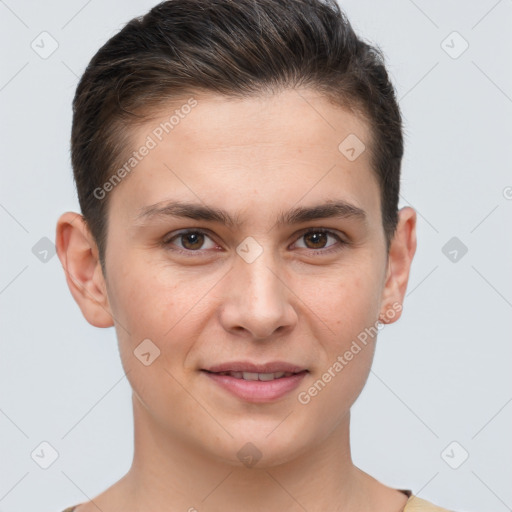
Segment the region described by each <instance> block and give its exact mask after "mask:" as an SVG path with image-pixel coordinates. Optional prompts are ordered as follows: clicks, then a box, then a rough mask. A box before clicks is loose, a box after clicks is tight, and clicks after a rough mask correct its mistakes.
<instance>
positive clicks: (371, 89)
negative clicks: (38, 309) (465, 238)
mask: <svg viewBox="0 0 512 512" xmlns="http://www.w3.org/2000/svg"><path fill="white" fill-rule="evenodd" d="M73 112H74V116H73V128H72V140H71V143H72V147H71V152H72V164H73V171H74V176H75V181H76V185H77V191H78V197H79V202H80V207H81V210H82V216H77V215H75V216H73V215H72V214H65V215H64V216H62V217H61V219H60V221H59V225H58V230H57V246H58V252H59V257H60V258H61V261H62V262H63V265H64V267H65V269H66V271H67V279H68V283H69V286H70V288H71V291H72V293H73V295H74V297H75V299H76V300H77V302H78V304H79V306H80V307H81V310H82V312H83V314H84V316H85V317H86V319H87V320H88V321H89V322H90V323H91V324H93V325H96V326H98V327H108V326H112V325H114V326H115V327H116V331H117V336H118V341H119V346H120V354H121V358H122V362H123V365H124V367H125V370H126V371H127V375H128V379H129V380H130V383H131V385H132V387H133V389H134V396H135V397H136V399H135V400H136V403H138V404H139V406H140V405H143V407H139V409H138V411H139V412H138V413H139V414H140V415H143V414H146V415H147V417H148V418H149V417H151V418H152V419H153V421H155V423H156V424H158V425H159V427H160V428H162V431H166V432H168V433H169V434H170V435H173V436H175V437H176V438H179V439H181V440H184V441H187V442H188V443H190V444H191V446H192V445H193V446H196V447H197V446H200V447H201V448H202V449H203V451H204V453H208V454H210V455H212V456H214V457H218V458H222V459H223V460H228V461H231V462H233V463H238V462H239V461H237V457H236V453H237V451H238V449H240V448H241V447H242V446H243V445H244V443H246V442H251V443H252V444H253V445H254V446H257V447H259V449H260V450H261V452H262V454H263V459H262V463H265V461H267V463H268V464H275V463H277V462H279V461H284V460H289V459H290V458H292V457H293V456H294V454H295V455H296V454H297V453H300V452H305V451H307V450H308V449H309V448H311V447H312V446H313V445H316V444H318V443H321V442H322V441H324V440H325V439H327V438H328V437H329V435H330V434H331V433H332V432H334V431H336V429H338V428H341V426H343V425H346V424H347V422H348V416H349V410H350V407H351V405H352V404H353V402H354V401H355V399H356V398H357V396H358V395H359V393H360V391H361V390H362V388H363V386H364V383H365V381H366V378H367V376H368V373H369V370H370V366H371V361H372V357H373V351H374V346H375V341H376V338H377V336H376V334H377V331H378V329H379V328H380V326H381V325H383V324H387V323H392V322H393V321H395V320H397V319H398V318H399V316H400V313H401V309H402V306H401V305H402V300H403V297H404V294H405V289H406V285H407V280H408V273H409V267H410V263H411V260H412V257H413V254H414V250H415V243H416V242H415V234H414V233H415V216H414V212H413V211H412V210H411V209H403V210H402V211H400V212H399V211H398V196H399V182H400V166H401V159H402V155H403V138H402V125H401V116H400V111H399V107H398V105H397V102H396V98H395V93H394V89H393V86H392V84H391V83H390V80H389V78H388V75H387V72H386V69H385V66H384V62H383V57H382V55H381V53H380V52H379V50H377V49H376V48H375V47H372V46H370V45H369V44H367V43H365V42H363V41H362V40H361V39H359V38H358V37H357V36H356V34H355V33H354V31H353V29H352V28H351V26H350V24H349V22H348V20H347V19H346V18H345V16H344V15H343V13H342V12H341V11H340V9H339V7H338V5H337V3H335V2H334V1H332V2H330V1H320V0H261V1H258V2H254V1H252V0H237V1H230V0H171V1H168V2H163V3H161V4H159V5H157V6H156V7H155V8H153V9H152V10H151V11H150V12H149V13H148V14H146V15H145V16H143V17H141V18H138V19H134V20H132V21H130V22H129V23H128V24H127V25H126V26H125V27H124V28H123V29H122V30H121V31H120V32H119V33H118V34H116V35H115V36H114V37H112V38H111V39H110V40H109V41H108V42H107V43H106V44H105V45H104V46H103V47H102V48H101V49H100V50H99V51H98V52H97V54H96V55H95V56H94V57H93V59H92V60H91V62H90V64H89V65H88V67H87V69H86V71H85V73H84V75H83V76H82V78H81V80H80V83H79V85H78V87H77V91H76V95H75V99H74V102H73ZM379 321H380V323H378V322H379ZM364 333H366V335H365V334H364ZM144 340H146V341H144ZM148 340H149V341H148ZM141 343H143V344H142V345H141ZM148 353H149V354H150V355H149V356H148V355H145V356H144V357H141V354H148ZM349 353H350V354H352V355H350V354H349ZM344 356H346V357H344ZM340 357H341V359H340ZM144 359H145V361H143V360H144ZM236 362H243V363H244V364H245V363H248V362H250V363H253V364H254V365H256V366H255V367H254V368H253V370H254V371H257V370H258V368H259V370H263V371H260V373H274V372H279V371H280V367H279V364H281V363H283V362H284V363H287V364H288V365H292V366H294V367H296V368H295V370H293V373H296V374H297V377H296V380H297V383H296V386H295V387H294V388H293V390H292V391H290V392H287V393H285V394H284V395H282V396H276V397H274V398H273V399H271V400H269V399H261V397H259V398H258V399H257V398H256V397H255V396H252V397H251V396H248V395H247V393H249V395H250V393H251V392H250V391H246V395H247V396H244V397H243V398H241V397H240V396H235V395H234V394H233V393H232V392H230V391H226V389H225V387H223V384H222V383H221V382H220V380H219V378H220V379H222V376H220V375H219V373H218V372H219V371H220V370H222V369H223V367H222V365H223V364H228V366H229V364H235V363H236ZM269 362H274V363H276V364H277V366H275V367H274V366H269V367H267V366H265V365H266V364H267V363H269ZM146 363H148V364H146ZM219 365H221V366H220V367H219ZM260 365H261V366H260ZM232 370H233V371H238V370H239V369H238V370H237V369H232ZM253 373H254V372H253ZM212 374H213V376H212ZM274 377H275V375H274ZM264 378H267V377H264ZM293 378H295V377H293ZM212 379H213V380H212ZM216 379H217V380H216ZM290 385H291V384H290ZM315 389H316V391H315ZM242 394H243V393H242ZM267 398H268V397H267ZM134 403H135V402H134ZM199 404H201V405H199ZM206 409H208V411H209V414H206V413H205V410H206ZM292 409H293V410H294V414H293V415H292V417H291V418H292V419H290V420H288V421H287V422H285V423H284V424H283V425H282V426H280V427H279V429H278V430H277V431H276V432H274V433H273V435H272V436H270V432H271V431H273V429H275V426H276V425H277V424H278V423H279V422H280V421H281V420H282V419H283V417H284V415H285V413H286V412H288V411H289V410H292ZM143 410H144V413H143V412H142V411H143ZM333 410H334V411H335V412H333ZM176 411H178V413H179V414H176ZM212 417H214V418H215V421H213V420H212ZM219 425H222V428H221V427H220V426H219Z"/></svg>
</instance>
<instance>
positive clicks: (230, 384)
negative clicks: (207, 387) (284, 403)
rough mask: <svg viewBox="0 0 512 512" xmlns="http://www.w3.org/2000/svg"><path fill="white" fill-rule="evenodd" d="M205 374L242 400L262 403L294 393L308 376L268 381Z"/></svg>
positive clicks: (301, 373) (297, 374) (291, 376)
mask: <svg viewBox="0 0 512 512" xmlns="http://www.w3.org/2000/svg"><path fill="white" fill-rule="evenodd" d="M203 373H204V374H206V375H207V376H208V377H209V378H210V379H212V380H213V381H214V382H215V383H216V384H218V385H219V386H221V387H222V388H224V389H225V390H227V391H229V392H230V393H232V394H233V395H236V396H237V397H239V398H241V399H242V400H246V401H247V402H255V403H261V402H271V401H273V400H277V399H278V398H281V397H283V396H285V395H286V394H287V393H290V392H291V391H293V390H294V389H295V388H296V387H297V386H298V385H299V384H300V383H301V381H302V379H303V378H304V377H305V376H306V373H307V371H303V372H300V373H295V374H293V375H290V376H289V377H281V378H280V379H274V380H268V381H262V380H244V379H236V378H235V377H231V376H229V375H219V374H218V373H210V372H206V371H204V372H203Z"/></svg>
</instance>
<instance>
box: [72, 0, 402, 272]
mask: <svg viewBox="0 0 512 512" xmlns="http://www.w3.org/2000/svg"><path fill="white" fill-rule="evenodd" d="M299 86H301V87H309V88H312V89H314V90H317V91H318V92H320V93H322V94H323V95H325V97H326V98H328V99H329V100H330V101H332V102H333V103H334V104H337V105H339V106H341V107H344V108H346V109H349V110H351V111H353V112H356V113H358V114H359V115H360V116H361V117H362V118H363V119H365V120H366V121H367V122H368V125H369V127H370V130H371V134H372V141H371V144H370V150H371V158H372V160H371V161H372V167H373V170H374V172H375V173H376V175H377V178H378V182H379V185H380V192H381V194H380V197H381V208H382V218H383V227H384V231H385V234H386V240H387V243H388V247H389V242H390V240H391V238H392V236H393V234H394V231H395V229H396V224H397V220H398V196H399V188H400V167H401V160H402V155H403V136H402V119H401V114H400V109H399V106H398V103H397V100H396V96H395V91H394V88H393V85H392V84H391V82H390V80H389V77H388V74H387V72H386V68H385V65H384V57H383V55H382V52H381V51H380V49H378V48H376V47H374V46H372V45H370V44H368V43H366V42H364V41H362V40H361V39H360V38H358V37H357V35H356V34H355V32H354V30H353V29H352V27H351V25H350V23H349V21H348V20H347V18H346V16H345V15H344V13H343V12H342V11H341V9H340V7H339V5H338V4H337V3H336V1H335V0H168V1H165V2H162V3H160V4H158V5H156V6H155V7H154V8H153V9H151V10H150V11H149V12H148V13H147V14H146V15H145V16H142V17H139V18H134V19H133V20H131V21H130V22H128V23H127V24H126V25H125V26H124V28H123V29H122V30H121V31H120V32H118V33H117V34H116V35H114V36H113V37H112V38H111V39H109V40H108V41H107V42H106V43H105V44H104V45H103V46H102V47H101V48H100V50H99V51H98V52H97V53H96V55H94V57H93V58H92V60H91V61H90V63H89V65H88V66H87V69H86V70H85V72H84V74H83V76H82V77H81V79H80V82H79V84H78V86H77V89H76V94H75V97H74V100H73V126H72V135H71V160H72V165H73V172H74V178H75V183H76V187H77V193H78V199H79V202H80V207H81V210H82V214H83V216H84V218H85V220H86V222H87V224H88V226H89V229H90V231H91V233H92V235H93V237H94V239H95V241H96V243H97V245H98V249H99V254H100V260H101V261H102V264H103V262H104V255H105V249H106V232H107V216H108V210H107V206H108V197H105V199H98V198H97V197H96V195H95V193H94V191H95V190H96V189H97V188H98V187H101V186H102V184H104V183H105V182H106V181H107V180H108V179H109V178H110V177H111V176H112V175H113V173H114V172H115V170H116V168H117V166H120V165H122V162H123V161H126V158H125V157H126V154H127V153H129V151H130V143H131V140H130V136H131V133H130V128H133V127H134V126H136V125H137V124H139V123H142V122H144V121H147V120H148V119H149V116H150V113H151V112H156V109H157V108H158V106H159V105H162V104H163V103H164V102H165V103H168V102H169V101H171V100H173V99H176V98H178V97H183V96H184V95H185V94H193V93H194V92H202V91H204V92H213V93H218V94H221V95H225V96H232V97H239V98H244V97H250V96H254V95H258V94H262V93H265V92H271V93H273V92H278V91H279V90H282V89H285V88H292V87H299ZM340 142H341V141H340Z"/></svg>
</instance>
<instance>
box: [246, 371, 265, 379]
mask: <svg viewBox="0 0 512 512" xmlns="http://www.w3.org/2000/svg"><path fill="white" fill-rule="evenodd" d="M258 375H259V374H258V373H251V372H244V374H243V379H244V380H258ZM262 375H264V374H262Z"/></svg>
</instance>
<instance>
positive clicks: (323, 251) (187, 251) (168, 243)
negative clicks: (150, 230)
mask: <svg viewBox="0 0 512 512" xmlns="http://www.w3.org/2000/svg"><path fill="white" fill-rule="evenodd" d="M193 233H194V234H201V235H205V236H207V237H208V238H210V239H212V237H211V235H210V234H209V232H208V231H205V230H202V229H188V230H185V231H181V232H179V233H176V234H173V236H172V237H170V238H169V237H167V236H166V237H165V238H164V239H163V240H162V245H163V246H164V247H165V248H166V249H168V250H172V251H174V252H177V253H179V254H185V255H187V256H191V255H194V256H195V255H196V254H201V253H202V251H203V250H202V249H197V250H195V251H194V250H192V249H181V248H179V247H173V248H172V249H170V246H172V245H173V244H172V242H173V241H174V240H176V239H177V238H180V237H182V236H186V235H190V234H193ZM311 233H315V234H319V233H320V234H327V235H330V236H333V237H334V238H335V239H336V240H337V242H338V243H337V244H332V245H331V246H329V247H328V248H326V249H308V248H307V247H306V248H303V247H301V249H306V250H308V252H309V253H310V254H312V255H324V254H330V253H332V252H337V251H340V250H341V249H343V247H344V246H346V245H349V242H347V241H345V240H343V239H342V238H341V237H340V236H339V235H338V234H337V233H335V232H334V231H331V230H329V229H325V228H313V229H312V228H309V229H307V230H306V231H303V232H302V233H301V234H300V235H299V237H298V238H297V239H296V241H298V240H300V239H301V238H303V237H305V236H306V235H309V234H311ZM212 241H213V239H212ZM294 243H295V242H294Z"/></svg>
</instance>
